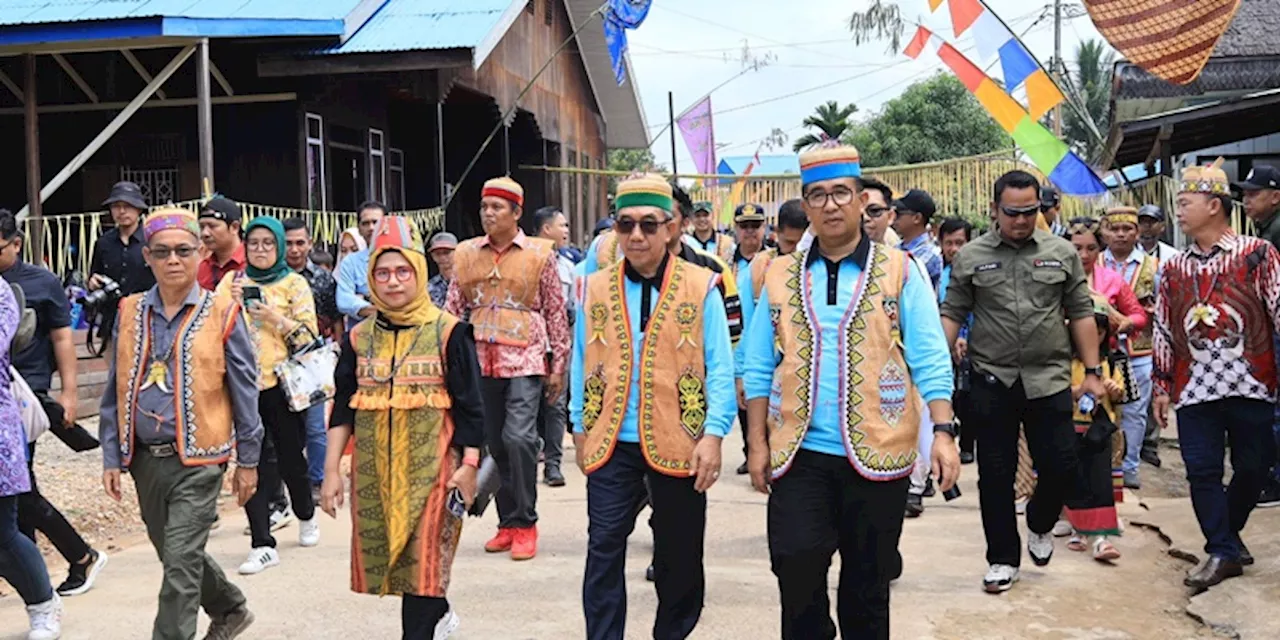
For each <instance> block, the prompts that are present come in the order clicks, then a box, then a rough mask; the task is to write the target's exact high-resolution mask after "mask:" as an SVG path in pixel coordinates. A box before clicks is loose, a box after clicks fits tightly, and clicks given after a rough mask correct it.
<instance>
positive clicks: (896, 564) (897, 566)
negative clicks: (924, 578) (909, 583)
mask: <svg viewBox="0 0 1280 640" xmlns="http://www.w3.org/2000/svg"><path fill="white" fill-rule="evenodd" d="M901 577H902V552H901V551H899V552H898V553H897V554H895V555H894V558H893V561H892V562H891V563H890V564H889V582H893V581H894V580H897V579H898V578H901Z"/></svg>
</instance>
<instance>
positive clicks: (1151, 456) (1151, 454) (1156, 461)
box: [1138, 449, 1162, 469]
mask: <svg viewBox="0 0 1280 640" xmlns="http://www.w3.org/2000/svg"><path fill="white" fill-rule="evenodd" d="M1138 457H1140V458H1142V461H1143V462H1145V463H1147V464H1149V465H1151V466H1153V467H1155V468H1157V469H1159V468H1160V465H1161V464H1162V463H1161V462H1160V453H1159V452H1158V451H1156V450H1155V449H1143V450H1142V453H1140V454H1138Z"/></svg>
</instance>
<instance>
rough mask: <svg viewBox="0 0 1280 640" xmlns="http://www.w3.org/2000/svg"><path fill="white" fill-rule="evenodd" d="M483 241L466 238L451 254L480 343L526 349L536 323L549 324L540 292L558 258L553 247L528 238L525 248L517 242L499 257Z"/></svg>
mask: <svg viewBox="0 0 1280 640" xmlns="http://www.w3.org/2000/svg"><path fill="white" fill-rule="evenodd" d="M481 240H482V238H472V239H470V240H465V241H463V242H462V243H461V244H459V245H458V249H457V250H456V251H454V254H453V256H454V257H453V260H454V278H455V279H456V280H457V283H458V288H459V289H460V290H461V293H462V297H463V301H464V302H465V303H466V305H467V308H469V309H470V310H471V324H472V326H473V327H474V328H475V336H476V341H477V342H488V343H490V344H504V345H508V346H513V347H527V346H529V335H530V331H529V328H530V326H531V325H532V323H535V322H536V323H539V324H545V323H546V319H545V318H543V317H542V313H541V311H542V309H541V308H540V307H539V306H538V304H539V303H538V289H539V285H540V280H541V278H542V270H543V269H544V268H546V265H547V261H548V260H555V256H556V252H555V243H554V242H552V241H550V240H546V239H543V238H530V237H527V236H526V237H525V238H524V239H523V240H522V241H521V242H523V243H524V246H523V247H520V246H517V245H514V244H513V245H511V246H510V247H508V248H507V249H506V251H503V252H502V253H501V254H498V253H495V252H494V250H493V249H492V248H491V247H489V246H484V247H482V246H480V241H481ZM544 333H545V331H544Z"/></svg>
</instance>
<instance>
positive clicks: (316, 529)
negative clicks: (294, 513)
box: [298, 516, 320, 547]
mask: <svg viewBox="0 0 1280 640" xmlns="http://www.w3.org/2000/svg"><path fill="white" fill-rule="evenodd" d="M298 544H299V545H301V546H304V547H314V546H316V545H318V544H320V521H319V520H317V519H316V516H311V519H310V520H298Z"/></svg>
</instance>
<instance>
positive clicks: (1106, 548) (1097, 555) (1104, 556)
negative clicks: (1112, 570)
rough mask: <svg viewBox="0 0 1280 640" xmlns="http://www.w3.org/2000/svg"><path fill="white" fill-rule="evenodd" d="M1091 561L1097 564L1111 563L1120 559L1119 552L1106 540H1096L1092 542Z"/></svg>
mask: <svg viewBox="0 0 1280 640" xmlns="http://www.w3.org/2000/svg"><path fill="white" fill-rule="evenodd" d="M1093 559H1094V560H1097V561H1098V562H1111V561H1112V560H1119V559H1120V550H1119V549H1117V548H1115V545H1113V544H1111V543H1110V542H1108V541H1107V539H1106V538H1101V537H1100V538H1096V539H1094V541H1093Z"/></svg>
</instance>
